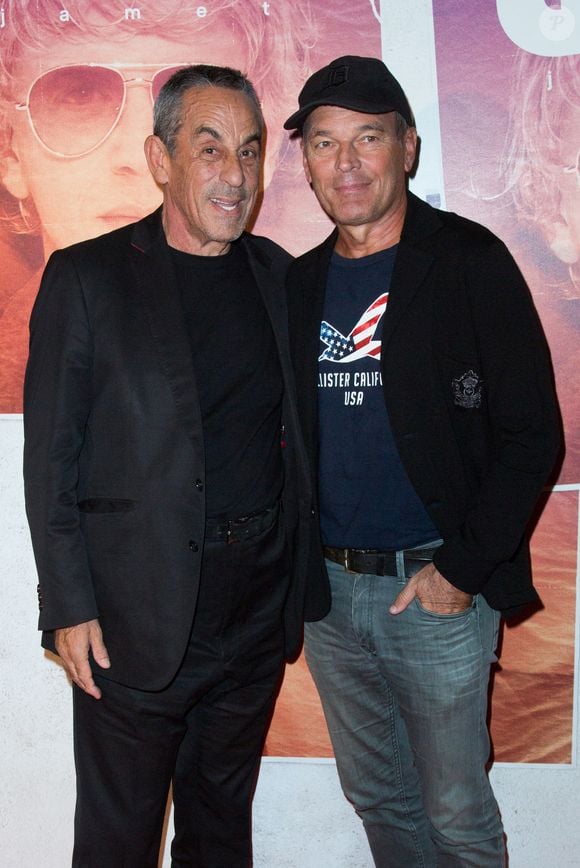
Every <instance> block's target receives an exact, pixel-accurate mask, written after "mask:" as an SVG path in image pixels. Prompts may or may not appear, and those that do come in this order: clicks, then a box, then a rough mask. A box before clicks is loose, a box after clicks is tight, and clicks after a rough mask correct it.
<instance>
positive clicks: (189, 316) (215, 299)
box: [171, 243, 283, 518]
mask: <svg viewBox="0 0 580 868" xmlns="http://www.w3.org/2000/svg"><path fill="white" fill-rule="evenodd" d="M171 253H172V256H173V261H174V263H175V268H176V273H177V279H178V284H179V286H180V289H181V297H182V303H183V310H184V313H185V321H186V325H187V330H188V333H189V338H190V343H191V352H192V357H193V368H194V372H195V376H196V382H197V388H198V392H199V402H200V408H201V416H202V425H203V436H204V443H205V465H206V479H205V490H206V513H207V516H208V517H220V518H238V517H240V516H243V515H251V514H253V513H255V512H260V511H261V510H263V509H265V508H266V507H268V506H271V505H272V504H273V503H275V501H276V500H277V499H278V497H279V496H280V492H281V489H282V481H283V465H282V457H281V451H280V449H281V447H280V425H281V422H280V414H281V405H282V392H283V385H282V373H281V369H280V362H279V359H278V352H277V348H276V342H275V338H274V333H273V331H272V326H271V324H270V320H269V317H268V314H267V312H266V309H265V307H264V303H263V301H262V298H261V296H260V292H259V290H258V287H257V286H256V282H255V280H254V278H253V276H252V273H251V271H250V267H249V265H248V261H247V258H246V254H245V252H244V250H243V247H242V246H241V245H240V244H239V243H234V244H232V245H231V247H230V250H229V251H228V253H226V254H225V255H223V256H194V255H192V254H189V253H184V252H182V251H180V250H175V249H174V248H171Z"/></svg>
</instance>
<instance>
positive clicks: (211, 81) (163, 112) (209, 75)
mask: <svg viewBox="0 0 580 868" xmlns="http://www.w3.org/2000/svg"><path fill="white" fill-rule="evenodd" d="M194 87H222V88H224V89H227V90H237V91H240V92H241V93H244V94H245V95H246V96H247V97H248V99H249V100H250V102H251V103H252V105H253V107H254V111H255V114H256V120H257V122H258V124H259V128H260V135H263V132H264V117H263V115H262V107H261V105H260V100H259V99H258V95H257V93H256V91H255V89H254V85H253V84H252V83H251V81H250V80H249V79H248V78H246V76H245V75H242V73H241V72H238V70H237V69H230V67H229V66H210V65H208V64H204V63H200V64H196V65H195V66H184V67H183V69H178V70H177V72H175V73H173V75H172V76H171V78H170V79H169V80H168V81H166V82H165V84H164V85H163V87H162V88H161V90H160V91H159V95H158V96H157V99H156V100H155V105H154V107H153V133H154V134H155V135H156V136H158V137H159V138H160V139H161V141H162V142H163V144H164V145H165V147H166V148H167V150H168V151H169V153H170V154H173V153H174V151H175V140H176V137H177V133H178V132H179V129H180V127H181V122H182V118H181V112H182V104H183V95H184V94H185V93H186V92H187V91H188V90H191V88H194Z"/></svg>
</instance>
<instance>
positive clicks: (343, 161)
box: [336, 142, 360, 172]
mask: <svg viewBox="0 0 580 868" xmlns="http://www.w3.org/2000/svg"><path fill="white" fill-rule="evenodd" d="M359 166H360V159H359V156H358V154H357V151H356V148H355V146H354V145H353V143H352V142H345V143H344V144H342V145H339V148H338V152H337V155H336V168H337V169H338V170H339V171H340V172H350V171H352V169H358V168H359Z"/></svg>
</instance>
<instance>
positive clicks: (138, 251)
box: [131, 209, 203, 454]
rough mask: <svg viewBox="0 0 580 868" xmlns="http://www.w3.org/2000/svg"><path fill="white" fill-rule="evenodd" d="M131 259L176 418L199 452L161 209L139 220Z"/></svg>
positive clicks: (185, 342) (191, 379)
mask: <svg viewBox="0 0 580 868" xmlns="http://www.w3.org/2000/svg"><path fill="white" fill-rule="evenodd" d="M131 261H132V267H133V273H134V275H135V278H136V288H137V291H138V295H139V297H140V299H141V301H142V303H143V305H144V306H145V310H146V313H147V319H148V321H149V326H150V329H151V335H152V338H153V343H154V345H155V350H156V353H157V356H158V358H159V361H160V365H161V368H162V370H163V372H164V374H165V376H166V377H167V381H168V383H169V386H170V388H171V391H172V394H173V398H174V400H175V405H176V409H177V415H178V417H179V420H180V422H181V423H182V424H183V426H184V428H185V430H186V432H187V434H188V436H189V437H190V438H191V440H192V441H193V444H194V447H195V449H196V451H199V454H203V436H202V430H201V423H200V419H201V411H200V407H199V397H198V391H197V385H196V382H195V375H194V371H193V361H192V357H191V346H190V342H189V335H188V333H187V328H186V325H185V317H184V315H183V307H182V304H181V297H180V293H179V288H178V286H177V280H176V276H175V269H174V266H173V261H172V258H171V253H170V250H169V247H168V246H167V243H166V241H165V235H164V233H163V226H162V223H161V209H159V210H158V211H156V212H155V213H154V214H151V215H150V216H149V217H146V218H145V220H141V221H140V222H139V223H136V224H135V226H134V227H133V232H132V235H131Z"/></svg>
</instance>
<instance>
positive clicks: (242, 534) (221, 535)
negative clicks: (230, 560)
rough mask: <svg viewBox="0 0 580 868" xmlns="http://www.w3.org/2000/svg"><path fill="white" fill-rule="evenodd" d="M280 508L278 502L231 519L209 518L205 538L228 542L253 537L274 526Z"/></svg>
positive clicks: (210, 540) (211, 540)
mask: <svg viewBox="0 0 580 868" xmlns="http://www.w3.org/2000/svg"><path fill="white" fill-rule="evenodd" d="M279 510H280V504H279V503H277V504H275V505H274V506H269V507H268V508H267V509H264V510H262V512H258V513H254V514H253V515H241V516H240V517H239V518H231V519H222V518H208V519H207V521H206V523H205V538H206V540H208V541H209V542H227V543H234V542H243V540H247V539H252V537H255V536H259V534H261V533H262V532H263V531H265V530H268V528H269V527H272V525H273V524H274V523H275V521H276V519H277V518H278V512H279Z"/></svg>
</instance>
